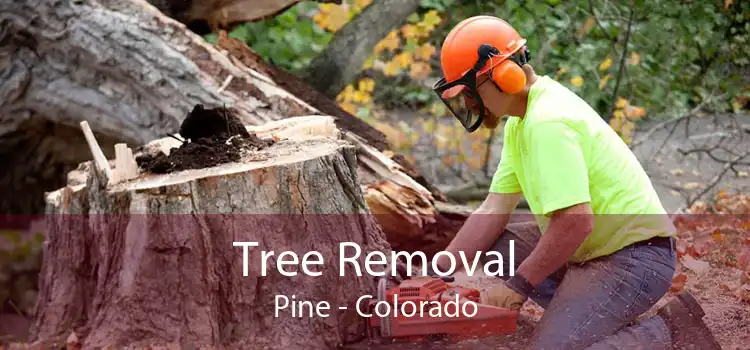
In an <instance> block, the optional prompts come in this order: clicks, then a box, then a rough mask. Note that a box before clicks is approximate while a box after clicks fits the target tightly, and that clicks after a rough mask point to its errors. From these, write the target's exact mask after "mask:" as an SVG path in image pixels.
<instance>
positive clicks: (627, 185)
mask: <svg viewBox="0 0 750 350" xmlns="http://www.w3.org/2000/svg"><path fill="white" fill-rule="evenodd" d="M503 139H504V144H503V149H502V154H501V156H500V157H501V158H500V164H499V165H498V168H497V171H496V172H495V175H494V177H493V179H492V184H491V186H490V192H493V193H518V192H521V193H523V195H524V197H525V198H526V201H527V202H528V203H529V207H530V209H531V212H532V213H533V214H534V216H535V217H536V220H537V223H538V224H539V228H540V229H541V231H542V234H544V230H545V228H546V226H547V224H548V223H549V218H550V214H551V213H553V212H554V211H556V210H559V209H563V208H567V207H570V206H573V205H576V204H579V203H585V202H589V204H590V205H591V208H592V210H593V212H594V215H595V219H594V230H593V232H591V234H589V236H588V237H587V238H586V240H585V241H584V242H583V244H581V246H580V247H579V248H578V250H577V251H576V252H575V254H574V255H573V256H572V257H571V258H570V260H571V261H573V262H582V261H586V260H590V259H593V258H596V257H600V256H604V255H609V254H612V253H614V252H616V251H618V250H620V249H621V248H623V247H625V246H627V245H629V244H631V243H634V242H637V241H641V240H644V239H648V238H651V237H654V236H673V235H674V234H675V229H674V226H673V225H672V222H671V220H670V219H669V217H668V216H666V211H665V210H664V207H663V206H662V204H661V201H660V200H659V197H658V195H657V193H656V191H655V190H654V187H653V185H652V184H651V181H650V179H649V178H648V176H647V175H646V172H645V170H644V169H643V167H642V166H641V164H640V163H639V162H638V160H637V159H636V157H635V155H634V154H633V152H631V151H630V149H629V148H628V146H627V145H626V144H625V142H624V141H623V140H622V139H621V138H620V136H619V135H617V133H615V131H614V130H613V129H612V128H611V127H610V126H609V125H608V124H607V123H606V122H605V121H604V120H603V119H602V118H601V117H600V116H599V115H598V114H597V113H596V111H594V110H593V109H592V108H591V107H590V106H589V105H588V104H587V103H586V102H585V101H584V100H583V99H581V98H579V97H578V96H577V95H576V94H575V93H573V92H572V91H570V90H568V89H567V88H565V87H564V86H563V85H561V84H560V83H558V82H556V81H554V80H552V79H551V78H549V77H547V76H540V77H538V79H537V81H536V82H535V83H534V84H533V85H532V86H531V89H530V91H529V98H528V104H527V110H526V115H525V116H524V118H519V117H511V118H509V119H508V120H507V122H506V123H505V127H504V135H503Z"/></svg>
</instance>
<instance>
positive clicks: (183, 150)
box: [136, 105, 274, 174]
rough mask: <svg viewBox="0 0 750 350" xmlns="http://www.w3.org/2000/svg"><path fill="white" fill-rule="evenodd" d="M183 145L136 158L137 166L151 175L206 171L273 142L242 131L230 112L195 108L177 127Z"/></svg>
mask: <svg viewBox="0 0 750 350" xmlns="http://www.w3.org/2000/svg"><path fill="white" fill-rule="evenodd" d="M180 136H182V137H183V138H185V142H183V143H182V145H181V146H180V147H177V148H172V149H171V150H170V152H169V155H168V156H167V155H166V154H164V153H157V154H155V155H154V154H144V155H141V156H138V157H137V158H136V162H137V163H138V166H140V167H141V168H143V169H144V170H146V171H148V172H150V173H155V174H166V173H171V172H175V171H182V170H188V169H201V168H209V167H213V166H216V165H219V164H223V163H229V162H236V161H239V160H240V159H241V158H242V155H243V154H245V153H246V152H252V151H258V150H262V149H264V148H267V147H270V146H272V145H273V144H274V140H271V139H260V138H259V137H258V136H256V135H255V134H250V133H248V132H247V129H245V126H244V125H243V124H242V122H241V121H240V119H239V118H237V116H236V115H235V113H234V112H233V111H232V110H231V109H227V108H215V109H206V108H204V107H203V105H196V106H195V107H194V108H193V110H192V111H191V112H190V113H189V114H188V115H187V117H186V118H185V120H184V121H183V122H182V125H181V126H180Z"/></svg>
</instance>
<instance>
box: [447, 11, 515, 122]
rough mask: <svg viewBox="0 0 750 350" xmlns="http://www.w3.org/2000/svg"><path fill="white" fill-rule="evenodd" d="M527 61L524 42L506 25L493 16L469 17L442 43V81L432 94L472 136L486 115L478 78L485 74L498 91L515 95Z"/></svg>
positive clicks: (452, 30)
mask: <svg viewBox="0 0 750 350" xmlns="http://www.w3.org/2000/svg"><path fill="white" fill-rule="evenodd" d="M528 59H529V56H528V49H527V48H526V39H524V38H522V37H521V36H520V35H519V34H518V32H517V31H516V30H515V29H513V27H511V26H510V24H508V22H506V21H504V20H502V19H500V18H497V17H493V16H475V17H470V18H467V19H465V20H463V21H461V22H460V23H458V24H457V25H456V26H455V27H453V29H451V31H450V32H449V33H448V36H447V37H446V38H445V40H444V41H443V45H442V47H441V49H440V65H441V69H442V73H443V77H442V78H441V79H440V80H439V81H438V82H437V83H435V85H434V86H433V90H434V91H435V93H437V94H438V96H439V97H440V99H441V100H442V101H443V103H445V105H446V106H447V107H448V109H449V110H450V111H451V113H452V114H453V115H454V116H455V117H456V118H457V119H458V120H459V121H460V122H461V124H462V125H463V127H464V128H465V129H466V130H467V131H469V132H473V131H475V130H476V129H477V128H478V127H479V126H480V125H481V123H482V120H483V119H484V113H485V107H484V103H483V101H482V99H481V97H480V96H479V92H478V90H477V86H476V81H477V77H478V76H480V75H482V74H485V73H488V74H489V77H490V79H489V80H491V81H492V82H493V83H494V84H495V85H496V86H497V87H498V89H500V90H501V91H503V92H505V93H509V94H515V93H518V92H519V91H521V90H522V89H523V88H524V86H525V85H526V75H525V73H524V72H523V69H522V67H523V65H524V64H525V63H526V62H528Z"/></svg>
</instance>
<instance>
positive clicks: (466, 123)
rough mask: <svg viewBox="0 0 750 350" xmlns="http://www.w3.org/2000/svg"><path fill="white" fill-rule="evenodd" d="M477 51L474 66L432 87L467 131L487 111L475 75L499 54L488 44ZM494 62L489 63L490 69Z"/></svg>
mask: <svg viewBox="0 0 750 350" xmlns="http://www.w3.org/2000/svg"><path fill="white" fill-rule="evenodd" d="M478 51H479V59H477V62H476V63H475V64H474V67H472V68H471V69H470V70H468V71H466V72H465V73H464V74H463V75H462V76H461V77H460V78H458V79H456V80H454V81H452V82H449V83H448V82H446V79H445V78H441V79H440V80H438V81H437V82H436V83H435V85H433V87H432V89H433V91H434V92H435V93H436V94H437V95H438V96H439V97H440V99H441V100H442V101H443V103H444V104H445V106H446V107H448V110H450V112H451V113H452V114H453V116H454V117H456V119H458V121H459V122H461V125H462V126H463V127H464V129H466V131H468V132H474V131H475V130H476V129H478V128H479V126H480V125H482V121H483V120H484V118H485V113H487V111H486V109H485V106H484V102H483V101H482V98H481V96H480V95H479V90H478V88H479V86H477V75H479V73H480V72H482V68H484V66H485V64H486V63H487V61H488V60H491V59H492V57H494V56H497V55H498V54H499V52H498V51H497V49H495V48H494V47H492V46H490V45H482V46H480V47H479V50H478ZM509 59H510V60H512V61H514V62H516V63H518V62H517V60H516V59H515V57H512V56H511V57H509ZM501 61H502V60H501V59H499V58H498V62H491V63H494V64H498V63H500V62H501ZM494 64H491V65H490V66H491V67H490V69H491V68H492V66H494ZM519 65H520V63H519ZM487 80H490V79H487ZM487 80H485V81H483V82H482V84H484V83H486V82H487ZM482 84H480V85H482ZM498 88H499V87H498Z"/></svg>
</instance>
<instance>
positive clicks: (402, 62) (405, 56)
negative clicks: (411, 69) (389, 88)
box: [393, 52, 412, 69]
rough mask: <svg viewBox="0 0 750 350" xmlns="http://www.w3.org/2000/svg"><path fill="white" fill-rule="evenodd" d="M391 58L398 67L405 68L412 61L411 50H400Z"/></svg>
mask: <svg viewBox="0 0 750 350" xmlns="http://www.w3.org/2000/svg"><path fill="white" fill-rule="evenodd" d="M393 60H394V61H396V62H398V65H399V67H400V68H402V69H403V68H406V67H408V66H409V63H411V62H412V59H411V52H402V53H400V54H398V55H396V57H394V58H393Z"/></svg>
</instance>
